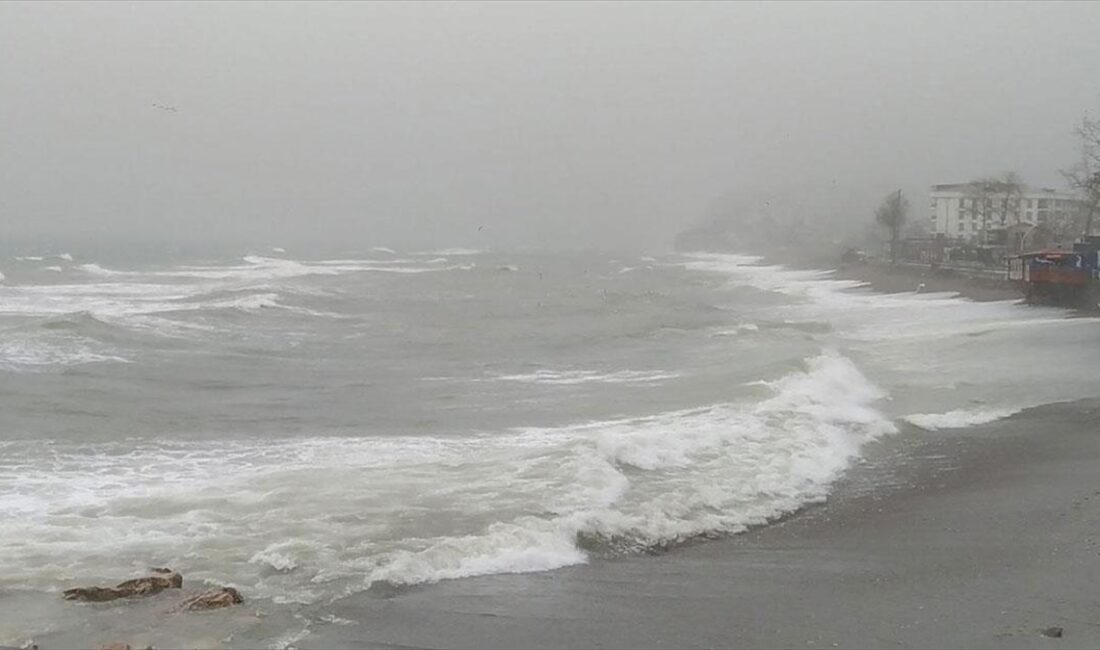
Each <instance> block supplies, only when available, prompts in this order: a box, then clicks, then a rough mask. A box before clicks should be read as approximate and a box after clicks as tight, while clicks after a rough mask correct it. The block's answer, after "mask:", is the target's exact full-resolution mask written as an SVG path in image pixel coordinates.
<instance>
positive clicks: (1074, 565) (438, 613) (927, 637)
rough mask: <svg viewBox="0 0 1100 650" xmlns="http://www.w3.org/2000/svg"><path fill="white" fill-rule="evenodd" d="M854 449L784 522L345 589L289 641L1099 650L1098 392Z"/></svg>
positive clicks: (306, 644) (307, 644) (317, 644)
mask: <svg viewBox="0 0 1100 650" xmlns="http://www.w3.org/2000/svg"><path fill="white" fill-rule="evenodd" d="M867 451H868V454H867V459H866V460H865V461H864V462H862V463H861V464H860V465H859V466H857V467H856V468H854V469H853V470H852V471H851V472H849V474H848V476H847V477H846V478H845V479H844V480H843V481H842V482H841V483H840V484H839V485H838V486H837V490H836V491H835V492H834V494H833V496H832V497H831V498H830V499H829V501H828V502H827V503H825V504H822V505H818V506H813V507H810V508H808V509H806V510H804V511H803V512H801V513H799V514H796V515H794V516H791V517H789V518H787V519H786V520H784V521H782V522H780V523H777V524H774V525H771V526H767V527H763V528H759V529H756V530H752V531H749V532H747V533H745V534H742V535H738V536H734V537H730V538H726V539H722V540H712V541H708V542H700V543H695V544H691V545H688V546H685V547H681V548H678V549H674V550H672V551H669V552H667V553H664V554H662V555H660V556H656V557H653V556H647V557H626V558H620V559H614V560H597V561H595V562H593V563H592V564H590V565H587V566H581V567H571V568H567V569H562V570H558V571H551V572H547V573H540V574H528V575H512V576H491V577H484V578H472V579H465V580H458V581H452V582H445V583H440V584H437V585H429V586H422V587H413V588H404V589H398V590H395V591H392V592H390V593H376V594H369V595H358V596H354V597H351V598H348V599H346V600H344V601H341V602H339V603H337V604H336V607H335V609H333V608H332V606H330V607H329V608H326V609H327V610H328V611H334V612H335V613H336V614H337V615H338V616H340V617H341V618H344V619H349V620H350V621H354V622H355V624H350V625H328V626H324V627H319V628H316V627H315V628H314V630H313V633H311V634H310V635H309V636H306V637H305V638H303V639H301V640H300V641H299V642H298V643H297V646H298V647H299V648H303V649H304V648H326V647H487V648H496V647H521V648H528V647H531V648H544V647H601V648H604V647H606V648H623V647H639V648H672V647H691V648H697V647H699V648H701V647H762V648H781V647H799V648H815V647H816V648H832V647H845V648H853V647H945V648H946V647H963V648H986V647H990V648H1030V647H1040V648H1044V647H1051V648H1053V647H1058V648H1069V647H1093V648H1095V647H1098V646H1100V588H1098V587H1097V577H1098V576H1100V471H1098V469H1100V400H1096V401H1090V402H1078V403H1074V404H1060V405H1051V406H1045V407H1039V408H1036V409H1031V410H1028V411H1025V412H1023V413H1020V414H1018V415H1016V416H1014V417H1012V418H1009V419H1007V420H1004V421H1001V422H997V423H992V424H989V425H984V426H980V427H974V428H970V429H966V430H948V431H939V432H926V431H920V430H917V429H914V428H911V429H909V430H907V431H903V432H902V433H900V434H898V435H896V436H892V437H890V438H888V439H886V440H884V441H881V442H876V443H873V444H872V445H871V446H870V447H869V449H868V450H867ZM1050 626H1060V627H1062V628H1064V630H1065V633H1064V637H1063V638H1048V637H1045V636H1043V635H1042V634H1041V633H1040V630H1041V629H1043V628H1047V627H1050Z"/></svg>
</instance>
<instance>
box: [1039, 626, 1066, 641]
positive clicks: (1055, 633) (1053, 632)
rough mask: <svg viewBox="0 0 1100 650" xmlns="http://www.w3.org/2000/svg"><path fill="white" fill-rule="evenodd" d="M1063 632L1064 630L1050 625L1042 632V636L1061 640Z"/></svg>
mask: <svg viewBox="0 0 1100 650" xmlns="http://www.w3.org/2000/svg"><path fill="white" fill-rule="evenodd" d="M1063 631H1064V630H1062V628H1060V627H1058V626H1057V625H1052V626H1050V627H1048V628H1046V629H1045V630H1043V636H1049V637H1050V638H1052V639H1061V638H1062V632H1063Z"/></svg>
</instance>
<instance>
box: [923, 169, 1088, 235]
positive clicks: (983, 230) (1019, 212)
mask: <svg viewBox="0 0 1100 650" xmlns="http://www.w3.org/2000/svg"><path fill="white" fill-rule="evenodd" d="M1082 213H1083V209H1082V205H1081V202H1080V201H1079V200H1078V199H1077V198H1076V197H1075V196H1074V195H1073V194H1072V193H1070V192H1061V191H1057V190H1052V189H1045V188H1044V189H1030V188H1024V190H1023V191H1022V192H1006V191H1004V190H999V189H998V188H997V187H986V188H982V187H978V186H976V185H975V184H973V183H945V184H942V185H933V186H932V191H931V215H930V223H929V226H930V227H931V230H932V233H933V234H936V235H944V236H945V237H950V238H957V239H965V240H969V241H973V242H978V241H987V240H988V239H989V234H990V232H991V231H1003V230H1004V229H1006V228H1011V227H1013V226H1020V225H1027V226H1036V225H1047V226H1051V227H1052V228H1058V227H1060V226H1063V225H1065V224H1068V223H1070V222H1071V221H1072V220H1075V219H1079V218H1080V217H1081V215H1082Z"/></svg>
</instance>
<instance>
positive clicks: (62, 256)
mask: <svg viewBox="0 0 1100 650" xmlns="http://www.w3.org/2000/svg"><path fill="white" fill-rule="evenodd" d="M57 259H59V260H65V261H66V262H71V261H73V256H72V255H69V254H68V253H62V254H60V255H58V256H57Z"/></svg>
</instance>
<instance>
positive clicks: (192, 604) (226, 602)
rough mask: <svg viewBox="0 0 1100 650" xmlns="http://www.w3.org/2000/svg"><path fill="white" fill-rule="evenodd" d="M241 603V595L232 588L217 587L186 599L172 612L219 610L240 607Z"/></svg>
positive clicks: (242, 600)
mask: <svg viewBox="0 0 1100 650" xmlns="http://www.w3.org/2000/svg"><path fill="white" fill-rule="evenodd" d="M243 602H244V598H243V597H242V596H241V593H240V592H239V591H237V590H236V589H234V588H233V587H219V588H217V589H211V590H210V591H204V592H203V593H201V594H199V595H197V596H192V597H190V598H188V599H187V600H185V601H183V602H182V603H180V604H179V605H176V607H175V608H173V611H176V612H201V611H205V610H208V609H221V608H222V607H231V606H233V605H240V604H241V603H243Z"/></svg>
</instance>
